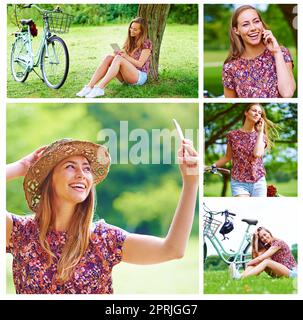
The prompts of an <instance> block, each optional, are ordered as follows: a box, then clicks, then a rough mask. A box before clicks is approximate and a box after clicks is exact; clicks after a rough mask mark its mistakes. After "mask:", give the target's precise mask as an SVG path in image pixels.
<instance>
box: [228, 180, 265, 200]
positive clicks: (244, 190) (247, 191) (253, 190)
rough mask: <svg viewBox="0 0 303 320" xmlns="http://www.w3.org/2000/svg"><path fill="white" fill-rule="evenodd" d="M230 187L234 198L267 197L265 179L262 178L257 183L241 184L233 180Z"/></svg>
mask: <svg viewBox="0 0 303 320" xmlns="http://www.w3.org/2000/svg"><path fill="white" fill-rule="evenodd" d="M230 186H231V193H232V195H233V197H236V196H239V195H248V196H251V197H266V196H267V186H266V179H265V177H262V178H260V179H259V180H258V181H257V182H241V181H237V180H234V179H231V182H230Z"/></svg>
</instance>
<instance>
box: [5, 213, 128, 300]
mask: <svg viewBox="0 0 303 320" xmlns="http://www.w3.org/2000/svg"><path fill="white" fill-rule="evenodd" d="M126 235H127V234H126V232H124V231H122V230H121V229H119V228H117V227H114V226H111V225H109V224H106V223H105V222H104V220H100V221H99V222H97V223H96V224H95V225H94V228H93V231H92V236H91V240H90V242H89V245H88V248H87V249H86V252H85V254H84V256H83V257H82V258H81V260H80V262H79V263H78V265H77V266H76V267H75V271H74V273H73V275H72V277H71V279H70V280H68V281H66V282H65V283H63V284H62V283H58V282H57V281H56V279H55V275H56V270H57V265H56V263H52V264H51V266H50V267H49V268H48V267H47V258H46V254H45V251H44V250H43V249H42V247H41V245H40V243H39V230H38V225H37V221H36V220H35V218H33V217H30V218H20V217H15V216H13V230H12V235H11V239H10V242H9V244H8V246H7V248H6V251H7V252H9V253H11V254H12V255H13V278H14V284H15V288H16V293H20V294H25V293H27V294H49V293H56V294H71V293H78V294H83V293H85V294H88V293H91V294H104V293H113V288H112V268H113V267H114V266H115V265H116V264H117V263H119V262H120V261H121V259H122V245H123V242H124V240H125V238H126ZM66 239H67V233H66V232H58V231H50V232H48V234H47V240H48V242H49V244H50V248H51V250H52V252H53V253H54V254H55V256H56V258H57V260H59V258H60V255H61V253H62V248H63V246H64V244H65V243H66Z"/></svg>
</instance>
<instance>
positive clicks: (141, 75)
mask: <svg viewBox="0 0 303 320" xmlns="http://www.w3.org/2000/svg"><path fill="white" fill-rule="evenodd" d="M138 72H139V78H138V81H137V82H136V83H131V84H130V85H131V86H143V85H144V83H145V82H146V81H147V73H146V72H143V71H140V70H138Z"/></svg>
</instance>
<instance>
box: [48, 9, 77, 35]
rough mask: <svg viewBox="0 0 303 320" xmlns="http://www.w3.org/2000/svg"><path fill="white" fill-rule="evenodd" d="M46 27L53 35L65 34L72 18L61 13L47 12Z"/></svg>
mask: <svg viewBox="0 0 303 320" xmlns="http://www.w3.org/2000/svg"><path fill="white" fill-rule="evenodd" d="M46 16H47V18H48V27H49V30H50V32H53V33H67V32H68V31H69V27H70V25H71V23H72V21H73V18H74V16H72V15H70V14H67V13H63V12H48V13H47V14H46Z"/></svg>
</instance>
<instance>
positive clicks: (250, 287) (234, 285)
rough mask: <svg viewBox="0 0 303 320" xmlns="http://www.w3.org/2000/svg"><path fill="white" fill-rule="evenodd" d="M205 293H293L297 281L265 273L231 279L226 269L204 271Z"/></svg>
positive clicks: (295, 289)
mask: <svg viewBox="0 0 303 320" xmlns="http://www.w3.org/2000/svg"><path fill="white" fill-rule="evenodd" d="M204 293H205V294H295V293H297V281H296V280H295V279H290V278H280V279H278V278H276V279H274V278H271V277H270V276H268V275H267V274H266V273H262V274H261V275H259V276H258V277H249V278H246V279H243V280H233V279H231V278H230V276H229V273H228V271H205V272H204Z"/></svg>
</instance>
